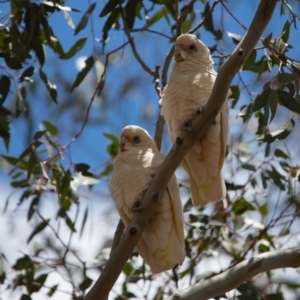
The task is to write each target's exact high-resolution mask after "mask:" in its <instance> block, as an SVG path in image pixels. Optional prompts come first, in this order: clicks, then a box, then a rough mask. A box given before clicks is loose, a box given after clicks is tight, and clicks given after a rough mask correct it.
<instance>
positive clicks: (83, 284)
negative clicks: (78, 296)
mask: <svg viewBox="0 0 300 300" xmlns="http://www.w3.org/2000/svg"><path fill="white" fill-rule="evenodd" d="M92 283H93V280H92V279H91V278H89V277H86V278H85V279H84V280H83V281H82V282H81V283H80V284H79V288H80V290H82V291H85V290H86V289H87V288H89V287H90V286H91V284H92Z"/></svg>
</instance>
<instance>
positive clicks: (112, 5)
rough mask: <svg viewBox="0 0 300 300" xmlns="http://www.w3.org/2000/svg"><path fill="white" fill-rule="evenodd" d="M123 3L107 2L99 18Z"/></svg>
mask: <svg viewBox="0 0 300 300" xmlns="http://www.w3.org/2000/svg"><path fill="white" fill-rule="evenodd" d="M122 2H123V1H118V0H109V1H108V2H107V3H106V4H105V6H104V7H103V9H102V11H101V13H100V15H99V17H100V18H102V17H104V16H106V15H107V14H109V13H110V12H112V11H113V10H114V8H115V7H116V6H117V5H118V4H119V3H122Z"/></svg>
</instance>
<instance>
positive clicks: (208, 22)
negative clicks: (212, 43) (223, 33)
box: [201, 2, 215, 33]
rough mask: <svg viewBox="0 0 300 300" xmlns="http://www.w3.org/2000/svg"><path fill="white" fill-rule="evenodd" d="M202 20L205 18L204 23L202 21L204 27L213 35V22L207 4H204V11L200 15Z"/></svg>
mask: <svg viewBox="0 0 300 300" xmlns="http://www.w3.org/2000/svg"><path fill="white" fill-rule="evenodd" d="M201 15H202V18H204V17H205V21H204V27H205V29H206V30H207V31H210V32H212V33H214V31H215V29H214V22H213V18H212V14H211V13H210V5H209V2H206V5H205V8H204V11H203V12H202V13H201Z"/></svg>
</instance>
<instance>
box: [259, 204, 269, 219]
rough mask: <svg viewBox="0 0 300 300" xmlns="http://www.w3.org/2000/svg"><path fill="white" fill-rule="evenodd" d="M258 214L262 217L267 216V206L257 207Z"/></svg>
mask: <svg viewBox="0 0 300 300" xmlns="http://www.w3.org/2000/svg"><path fill="white" fill-rule="evenodd" d="M258 210H259V212H260V213H261V214H262V215H263V216H266V215H267V214H268V206H267V204H263V205H261V206H259V207H258Z"/></svg>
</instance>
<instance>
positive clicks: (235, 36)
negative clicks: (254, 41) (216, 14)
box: [227, 32, 242, 45]
mask: <svg viewBox="0 0 300 300" xmlns="http://www.w3.org/2000/svg"><path fill="white" fill-rule="evenodd" d="M227 35H228V36H229V37H231V38H232V41H233V43H234V44H236V45H237V44H238V43H239V42H240V41H241V39H242V36H241V35H240V34H238V33H234V32H227Z"/></svg>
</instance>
